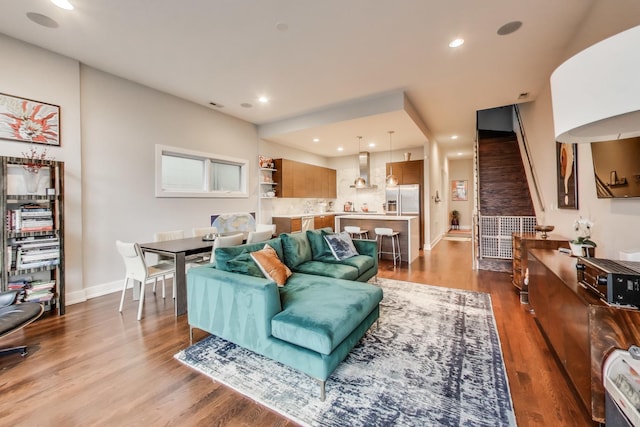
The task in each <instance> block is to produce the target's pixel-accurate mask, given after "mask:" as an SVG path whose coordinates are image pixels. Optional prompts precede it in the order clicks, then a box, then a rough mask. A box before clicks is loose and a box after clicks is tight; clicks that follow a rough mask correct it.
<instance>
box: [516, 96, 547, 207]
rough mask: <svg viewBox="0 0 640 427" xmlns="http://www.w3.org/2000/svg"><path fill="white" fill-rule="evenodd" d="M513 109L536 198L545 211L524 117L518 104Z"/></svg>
mask: <svg viewBox="0 0 640 427" xmlns="http://www.w3.org/2000/svg"><path fill="white" fill-rule="evenodd" d="M513 111H514V112H515V115H516V121H517V122H518V128H519V131H520V137H521V138H522V146H523V147H524V153H525V156H526V158H527V166H528V167H529V171H530V172H531V180H532V181H533V189H534V190H535V193H536V198H537V199H538V204H539V206H540V209H541V210H542V212H544V211H545V206H544V199H543V198H542V193H541V192H540V188H539V187H538V178H537V177H536V170H535V168H534V166H533V160H532V159H531V155H530V154H529V143H528V141H527V137H526V135H525V133H524V125H523V124H522V117H521V116H520V109H519V108H518V105H517V104H514V105H513Z"/></svg>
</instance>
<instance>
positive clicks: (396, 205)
mask: <svg viewBox="0 0 640 427" xmlns="http://www.w3.org/2000/svg"><path fill="white" fill-rule="evenodd" d="M385 196H386V200H385V202H386V208H387V212H386V213H387V215H420V185H419V184H411V185H398V186H397V187H392V188H387V189H386V190H385Z"/></svg>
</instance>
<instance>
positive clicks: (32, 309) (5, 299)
mask: <svg viewBox="0 0 640 427" xmlns="http://www.w3.org/2000/svg"><path fill="white" fill-rule="evenodd" d="M17 298H18V291H7V292H0V338H2V337H4V336H6V335H9V334H10V333H12V332H15V331H17V330H19V329H22V328H24V327H25V326H27V325H28V324H29V323H31V322H33V321H34V320H36V319H37V318H38V317H40V316H41V315H42V313H43V312H44V307H43V306H42V304H39V303H37V302H25V303H22V304H16V299H17ZM11 353H20V355H21V356H26V355H27V346H25V345H21V346H17V347H10V348H2V349H0V355H5V354H11Z"/></svg>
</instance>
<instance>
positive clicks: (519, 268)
mask: <svg viewBox="0 0 640 427" xmlns="http://www.w3.org/2000/svg"><path fill="white" fill-rule="evenodd" d="M511 238H512V244H513V248H512V249H513V259H512V266H513V273H512V274H513V286H515V287H516V289H518V292H519V293H520V302H521V303H522V304H528V303H529V289H528V286H527V283H526V282H525V280H524V277H525V275H526V272H527V251H528V250H529V249H558V248H560V247H564V248H568V247H569V239H567V238H566V237H563V236H559V235H557V234H549V235H548V236H547V237H544V238H543V237H542V236H541V234H540V233H513V234H512V235H511Z"/></svg>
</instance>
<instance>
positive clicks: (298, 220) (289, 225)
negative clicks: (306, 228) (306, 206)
mask: <svg viewBox="0 0 640 427" xmlns="http://www.w3.org/2000/svg"><path fill="white" fill-rule="evenodd" d="M271 222H272V223H274V224H275V226H276V235H279V234H282V233H296V232H300V231H302V217H301V216H299V217H279V216H274V217H273V218H271Z"/></svg>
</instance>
